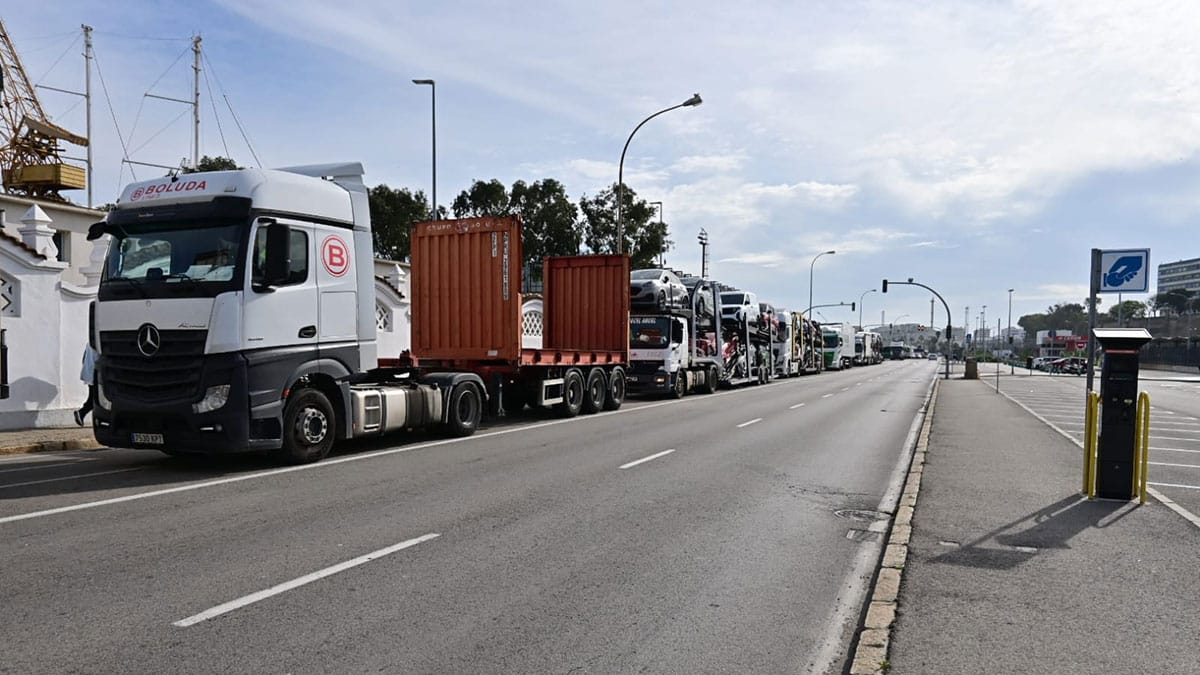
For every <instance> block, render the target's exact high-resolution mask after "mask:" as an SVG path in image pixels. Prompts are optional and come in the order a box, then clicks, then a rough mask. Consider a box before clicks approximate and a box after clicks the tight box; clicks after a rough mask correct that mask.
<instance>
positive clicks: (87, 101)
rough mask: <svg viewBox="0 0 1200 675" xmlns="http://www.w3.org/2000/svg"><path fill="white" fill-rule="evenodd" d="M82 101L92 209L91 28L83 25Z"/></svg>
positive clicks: (89, 203)
mask: <svg viewBox="0 0 1200 675" xmlns="http://www.w3.org/2000/svg"><path fill="white" fill-rule="evenodd" d="M81 27H82V28H83V66H84V67H83V73H84V75H83V101H84V109H85V110H86V111H87V137H88V144H87V160H86V161H87V200H88V201H87V204H88V208H89V209H90V208H92V183H93V182H94V181H93V180H92V27H91V26H89V25H87V24H83V25H82V26H81Z"/></svg>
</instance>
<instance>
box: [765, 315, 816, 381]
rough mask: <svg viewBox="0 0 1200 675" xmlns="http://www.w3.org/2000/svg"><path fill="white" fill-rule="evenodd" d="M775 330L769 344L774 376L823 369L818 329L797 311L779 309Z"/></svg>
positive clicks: (792, 374) (801, 373)
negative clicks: (776, 332) (775, 332)
mask: <svg viewBox="0 0 1200 675" xmlns="http://www.w3.org/2000/svg"><path fill="white" fill-rule="evenodd" d="M778 314H779V322H778V323H779V325H780V326H781V328H780V330H779V333H778V334H777V335H776V336H775V341H774V343H773V349H774V357H775V376H776V377H794V376H796V375H805V374H808V373H819V372H821V371H822V370H824V366H825V355H824V353H823V351H824V341H823V339H822V336H821V330H820V328H819V327H818V326H817V325H816V324H814V323H813V322H812V321H809V320H808V319H806V318H805V317H804V315H803V313H801V312H789V311H787V310H779V312H778Z"/></svg>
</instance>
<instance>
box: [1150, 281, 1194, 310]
mask: <svg viewBox="0 0 1200 675" xmlns="http://www.w3.org/2000/svg"><path fill="white" fill-rule="evenodd" d="M1192 295H1193V293H1192V292H1191V291H1189V290H1187V289H1186V288H1177V289H1175V290H1173V291H1167V292H1166V293H1159V294H1158V295H1156V296H1154V304H1155V306H1156V307H1158V308H1159V309H1160V310H1164V309H1165V310H1167V311H1169V312H1170V313H1172V314H1175V315H1176V316H1182V315H1184V314H1186V313H1188V311H1189V310H1190V309H1192Z"/></svg>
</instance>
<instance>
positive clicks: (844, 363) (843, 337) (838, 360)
mask: <svg viewBox="0 0 1200 675" xmlns="http://www.w3.org/2000/svg"><path fill="white" fill-rule="evenodd" d="M821 333H822V336H823V338H824V350H825V369H826V370H842V369H844V368H849V367H850V366H851V365H853V363H854V327H853V326H850V325H847V324H844V323H826V324H822V325H821Z"/></svg>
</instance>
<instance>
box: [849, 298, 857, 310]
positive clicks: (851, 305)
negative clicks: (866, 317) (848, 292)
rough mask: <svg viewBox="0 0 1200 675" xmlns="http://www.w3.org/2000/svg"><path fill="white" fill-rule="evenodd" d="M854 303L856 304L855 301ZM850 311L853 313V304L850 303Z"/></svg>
mask: <svg viewBox="0 0 1200 675" xmlns="http://www.w3.org/2000/svg"><path fill="white" fill-rule="evenodd" d="M855 302H857V300H856V301H855ZM850 311H851V312H853V311H854V302H852V303H850Z"/></svg>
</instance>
